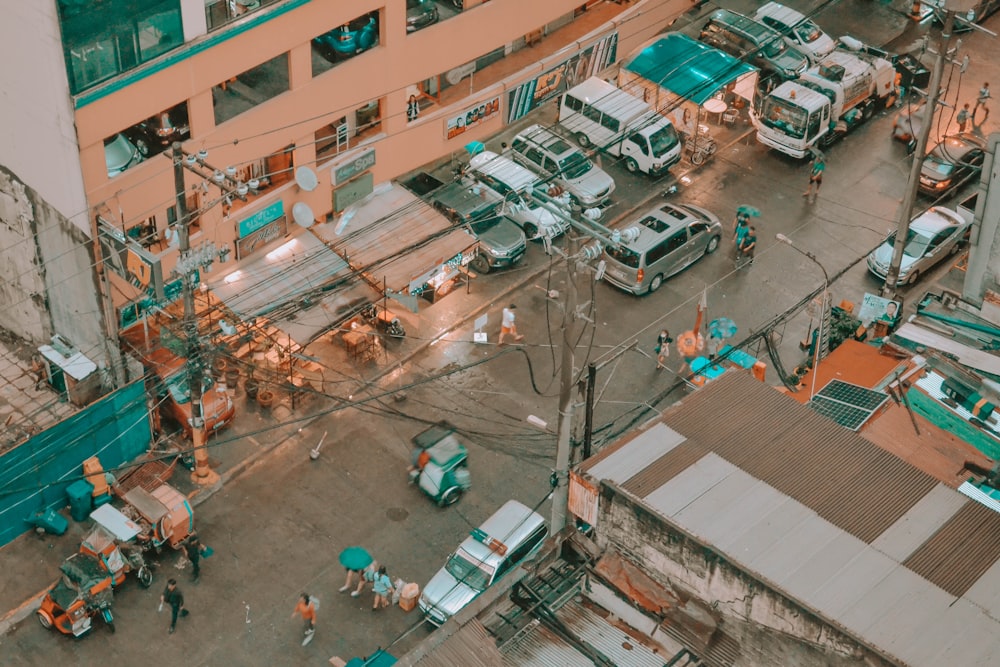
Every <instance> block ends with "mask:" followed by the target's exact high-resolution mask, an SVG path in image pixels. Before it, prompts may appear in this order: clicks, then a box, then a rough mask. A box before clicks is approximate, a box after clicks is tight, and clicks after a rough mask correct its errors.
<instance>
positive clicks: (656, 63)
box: [622, 32, 757, 106]
mask: <svg viewBox="0 0 1000 667" xmlns="http://www.w3.org/2000/svg"><path fill="white" fill-rule="evenodd" d="M622 68H623V69H626V70H628V71H629V72H632V73H634V74H638V75H639V76H641V77H642V78H644V79H647V80H648V81H652V82H654V83H657V84H659V85H660V86H662V87H663V88H666V89H667V90H669V91H670V92H672V93H674V94H676V95H679V96H681V97H683V98H686V99H689V100H691V101H692V102H694V103H695V104H698V105H699V106H700V105H701V104H703V103H704V102H705V101H706V100H708V99H710V98H712V97H713V96H714V95H715V94H716V93H717V92H718V91H719V89H721V88H723V87H724V86H726V85H728V84H730V83H732V82H734V81H736V80H737V79H739V78H740V77H741V76H743V75H745V74H749V73H751V72H755V71H756V70H757V68H756V67H754V66H753V65H748V64H747V63H745V62H743V61H741V60H737V59H736V58H733V57H732V56H730V55H729V54H727V53H724V52H722V51H719V50H718V49H715V48H712V47H711V46H709V45H708V44H703V43H702V42H699V41H697V40H694V39H691V38H690V37H688V36H687V35H684V34H681V33H679V32H668V33H667V34H665V35H664V36H663V37H661V38H660V39H658V40H656V41H655V42H653V43H651V44H649V45H647V46H646V47H645V48H643V49H642V51H640V52H639V53H638V54H636V55H635V56H633V57H631V58H629V59H628V60H626V61H625V62H624V63H623V64H622Z"/></svg>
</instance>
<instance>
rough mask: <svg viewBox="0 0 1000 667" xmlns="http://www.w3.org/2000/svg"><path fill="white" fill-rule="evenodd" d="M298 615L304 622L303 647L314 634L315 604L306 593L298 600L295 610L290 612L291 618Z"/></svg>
mask: <svg viewBox="0 0 1000 667" xmlns="http://www.w3.org/2000/svg"><path fill="white" fill-rule="evenodd" d="M296 614H298V615H299V616H301V617H302V620H303V621H305V625H304V626H303V628H302V630H303V633H302V634H303V639H302V645H303V646H305V645H306V644H308V643H309V642H311V641H312V639H313V635H315V634H316V604H315V602H313V599H312V598H311V597H310V596H309V594H308V593H303V594H302V597H300V598H299V601H298V604H296V605H295V610H294V611H292V618H295V615H296Z"/></svg>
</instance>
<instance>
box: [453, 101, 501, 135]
mask: <svg viewBox="0 0 1000 667" xmlns="http://www.w3.org/2000/svg"><path fill="white" fill-rule="evenodd" d="M499 114H500V98H499V97H494V98H493V99H491V100H486V101H484V102H481V103H480V104H477V105H476V106H474V107H469V108H468V109H466V110H465V111H464V112H462V113H461V114H459V115H458V116H455V117H453V118H449V119H448V121H447V123H446V124H445V135H446V136H447V138H448V139H454V138H455V137H458V136H461V135H462V134H463V133H464V132H465V131H466V130H468V129H469V128H470V127H474V126H476V125H479V124H480V123H485V122H486V121H488V120H489V119H491V118H493V117H495V116H497V115H499Z"/></svg>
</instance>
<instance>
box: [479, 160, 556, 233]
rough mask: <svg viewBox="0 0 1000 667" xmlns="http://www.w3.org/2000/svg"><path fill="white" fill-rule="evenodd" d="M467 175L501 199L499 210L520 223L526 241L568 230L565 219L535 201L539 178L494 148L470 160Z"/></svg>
mask: <svg viewBox="0 0 1000 667" xmlns="http://www.w3.org/2000/svg"><path fill="white" fill-rule="evenodd" d="M469 176H471V177H472V178H474V179H476V180H477V181H479V182H480V183H482V184H483V185H485V186H486V187H488V188H489V189H491V190H493V191H494V192H496V193H497V194H498V195H500V196H501V197H502V198H503V204H502V206H501V208H500V211H501V213H503V214H504V215H506V216H507V217H508V218H510V219H511V220H513V221H514V222H516V223H517V224H518V225H520V227H521V229H523V230H524V235H525V236H527V237H528V239H529V240H532V239H538V238H541V237H543V236H547V237H548V238H555V237H557V236H559V235H560V234H562V233H564V232H565V231H566V230H567V229H569V223H568V222H566V221H565V220H564V219H563V218H561V217H559V216H556V215H555V214H554V213H552V211H550V210H549V209H547V208H545V207H544V206H541V205H540V204H539V202H538V201H537V200H535V198H534V191H535V188H540V187H542V186H543V183H542V180H541V179H540V178H539V177H538V176H537V175H535V173H534V172H532V171H530V170H528V169H526V168H525V167H522V166H521V165H519V164H518V163H516V162H514V161H513V160H511V159H510V158H508V157H506V156H503V155H497V154H496V153H494V152H493V151H482V152H481V153H477V154H476V155H474V156H473V157H472V159H471V160H469ZM566 214H567V215H568V214H569V211H568V210H567V211H566Z"/></svg>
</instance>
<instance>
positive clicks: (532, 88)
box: [507, 32, 618, 123]
mask: <svg viewBox="0 0 1000 667" xmlns="http://www.w3.org/2000/svg"><path fill="white" fill-rule="evenodd" d="M617 54H618V33H617V32H613V33H611V34H610V35H608V36H607V37H605V38H604V39H602V40H600V41H599V42H597V43H595V44H594V45H592V46H589V47H587V48H586V49H584V50H582V51H580V52H578V53H575V54H573V55H572V56H570V57H569V58H567V59H566V60H564V61H562V62H561V63H559V64H558V65H556V66H555V67H553V68H552V69H550V70H548V71H546V72H545V73H544V74H542V75H541V76H539V77H538V78H536V79H532V80H531V81H525V82H524V83H522V84H521V85H520V86H518V87H517V88H514V89H513V90H511V91H510V93H509V94H508V99H507V122H508V123H512V122H514V121H515V120H518V119H520V118H523V117H524V116H526V115H527V114H528V112H529V111H531V110H532V109H536V108H538V107H539V106H541V104H542V103H543V102H545V101H546V100H550V99H552V98H553V97H556V96H557V95H562V94H563V93H565V92H566V91H567V90H569V89H570V88H572V87H574V86H575V85H577V84H578V83H582V82H583V81H586V80H587V79H589V78H590V77H592V76H596V75H597V73H598V72H600V71H602V70H604V69H606V68H607V67H608V66H610V65H611V64H612V63H614V62H615V60H616V59H617V57H618V55H617Z"/></svg>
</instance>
